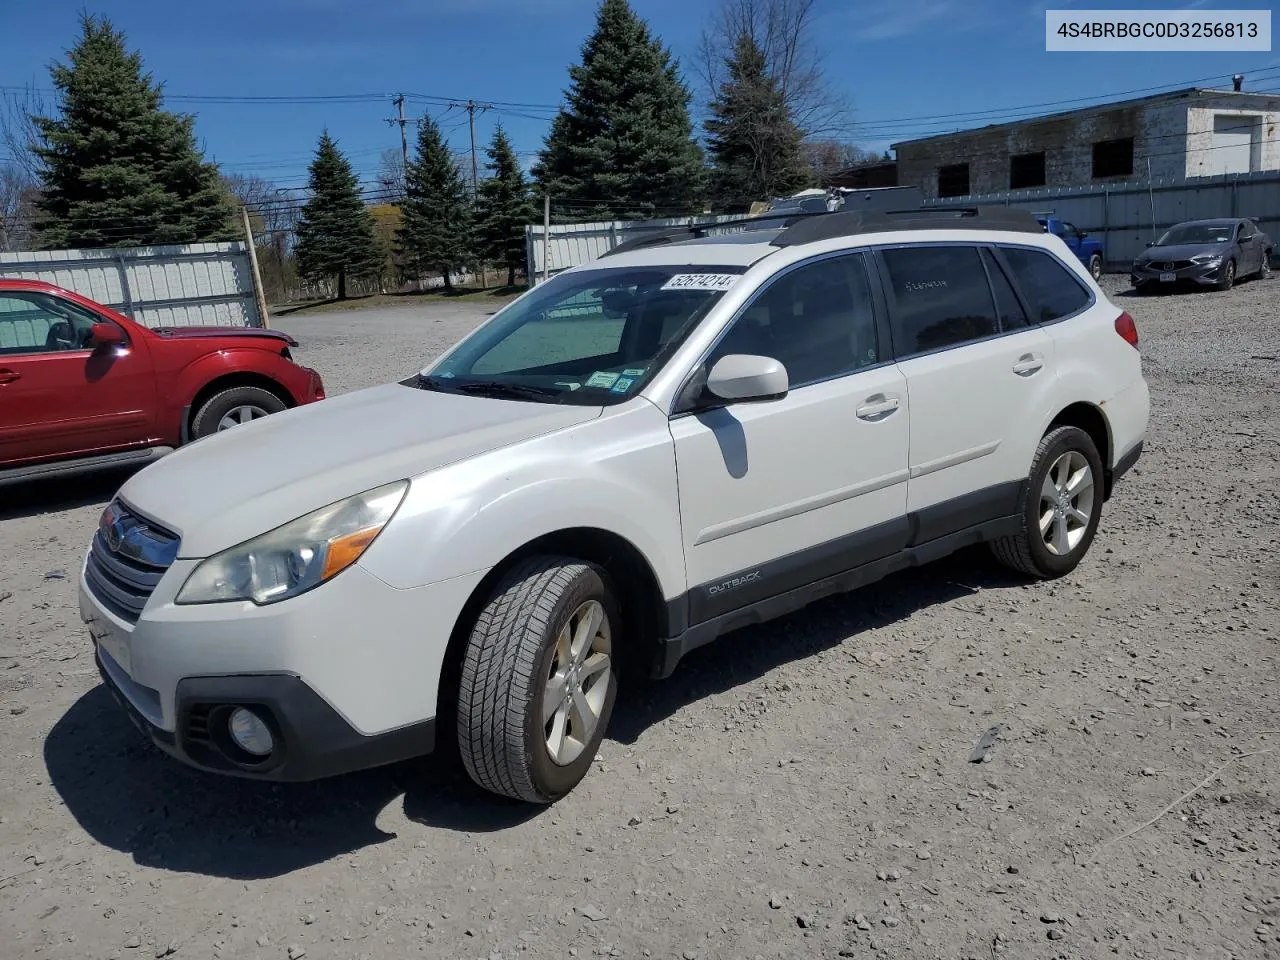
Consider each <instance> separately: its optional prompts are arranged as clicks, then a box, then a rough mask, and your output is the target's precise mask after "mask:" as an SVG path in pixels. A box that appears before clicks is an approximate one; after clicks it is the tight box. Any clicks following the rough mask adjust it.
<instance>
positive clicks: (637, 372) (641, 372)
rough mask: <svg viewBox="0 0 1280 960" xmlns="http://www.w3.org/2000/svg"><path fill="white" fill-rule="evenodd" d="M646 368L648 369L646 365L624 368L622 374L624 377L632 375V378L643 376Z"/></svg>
mask: <svg viewBox="0 0 1280 960" xmlns="http://www.w3.org/2000/svg"><path fill="white" fill-rule="evenodd" d="M646 369H647V368H646V367H638V368H636V369H633V370H623V371H622V375H623V376H624V377H632V378H635V377H643V376H644V372H645V370H646Z"/></svg>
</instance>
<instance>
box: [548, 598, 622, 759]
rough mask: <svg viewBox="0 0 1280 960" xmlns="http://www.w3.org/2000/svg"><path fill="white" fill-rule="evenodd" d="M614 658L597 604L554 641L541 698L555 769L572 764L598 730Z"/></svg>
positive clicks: (580, 611)
mask: <svg viewBox="0 0 1280 960" xmlns="http://www.w3.org/2000/svg"><path fill="white" fill-rule="evenodd" d="M612 652H613V644H612V638H611V632H610V627H609V618H608V617H607V616H606V615H605V610H604V607H603V606H602V605H601V604H600V602H599V601H598V600H588V601H587V602H586V603H584V604H582V605H581V606H579V607H578V608H577V609H576V610H574V612H573V613H572V615H570V617H569V619H568V620H567V621H566V622H565V625H564V627H562V628H561V630H560V633H559V635H558V636H557V637H556V645H555V651H554V654H553V655H552V659H551V667H550V669H549V670H548V673H547V680H546V684H545V686H544V688H543V692H542V723H543V733H544V735H545V739H546V746H547V755H548V756H549V757H550V758H551V760H552V762H553V763H555V764H557V765H558V766H562V767H563V766H568V765H569V764H571V763H573V762H574V761H575V760H576V759H577V758H578V757H579V756H580V755H581V754H582V751H583V750H585V749H586V747H587V744H589V743H590V742H591V739H592V737H593V736H594V734H595V732H596V727H598V726H599V725H600V714H601V711H602V710H603V709H604V702H605V698H606V696H607V695H608V692H609V671H610V669H611V667H612Z"/></svg>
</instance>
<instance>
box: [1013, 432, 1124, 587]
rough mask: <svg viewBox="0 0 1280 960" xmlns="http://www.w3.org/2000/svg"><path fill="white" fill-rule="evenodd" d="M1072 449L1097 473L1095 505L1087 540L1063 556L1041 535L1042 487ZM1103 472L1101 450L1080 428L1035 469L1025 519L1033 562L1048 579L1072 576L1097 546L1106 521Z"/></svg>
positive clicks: (1044, 456) (1056, 445)
mask: <svg viewBox="0 0 1280 960" xmlns="http://www.w3.org/2000/svg"><path fill="white" fill-rule="evenodd" d="M1070 450H1076V451H1079V452H1080V453H1081V454H1083V455H1084V458H1085V459H1086V460H1087V461H1088V462H1089V469H1090V470H1091V471H1092V472H1093V505H1092V509H1091V511H1090V513H1089V525H1088V526H1087V527H1086V528H1085V533H1084V537H1083V538H1082V539H1081V540H1080V542H1079V543H1078V544H1076V547H1075V549H1074V550H1072V551H1071V552H1070V553H1069V554H1067V556H1065V557H1060V556H1058V555H1057V554H1053V553H1050V552H1049V548H1048V547H1047V546H1045V543H1044V537H1043V536H1041V534H1040V488H1041V487H1042V486H1043V485H1044V481H1045V477H1046V476H1048V473H1049V469H1050V467H1052V466H1053V464H1054V463H1055V462H1056V461H1057V459H1058V458H1059V457H1060V456H1062V455H1063V454H1064V453H1066V452H1068V451H1070ZM1102 471H1103V467H1102V457H1101V456H1100V455H1099V454H1098V448H1097V447H1096V446H1095V445H1094V442H1093V439H1092V438H1091V437H1090V436H1089V435H1088V434H1087V433H1085V432H1084V431H1083V430H1081V429H1079V428H1078V427H1067V428H1065V429H1063V430H1062V431H1061V433H1060V434H1059V436H1058V437H1057V438H1056V439H1055V440H1054V441H1053V443H1051V444H1050V445H1049V446H1048V447H1046V448H1045V450H1044V452H1043V454H1042V455H1041V457H1040V458H1039V460H1037V461H1036V464H1035V466H1034V467H1033V468H1032V470H1031V476H1030V479H1029V481H1028V487H1027V495H1026V502H1025V504H1024V505H1023V510H1024V517H1023V519H1024V522H1025V523H1026V530H1027V546H1028V549H1029V550H1030V552H1031V559H1032V560H1033V561H1034V562H1035V565H1036V566H1037V567H1038V568H1039V569H1041V570H1042V571H1044V572H1045V573H1046V574H1047V575H1048V576H1051V577H1060V576H1062V575H1063V574H1067V573H1070V572H1071V571H1072V570H1074V569H1075V568H1076V567H1077V566H1078V565H1079V563H1080V561H1081V560H1083V559H1084V556H1085V554H1086V553H1088V552H1089V546H1090V545H1091V544H1092V543H1093V537H1094V534H1095V533H1097V530H1098V522H1099V521H1100V520H1101V518H1102V503H1103V496H1102V495H1103V483H1104V481H1105V478H1104V476H1103V472H1102Z"/></svg>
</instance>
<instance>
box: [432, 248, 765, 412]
mask: <svg viewBox="0 0 1280 960" xmlns="http://www.w3.org/2000/svg"><path fill="white" fill-rule="evenodd" d="M744 269H745V268H743V267H740V266H734V267H703V266H645V267H620V268H614V269H596V270H587V271H582V272H578V271H575V272H573V273H566V274H562V275H560V276H558V277H554V278H552V279H551V280H549V281H547V282H546V283H545V284H542V285H540V286H538V287H535V288H534V289H533V290H532V291H530V292H529V293H527V294H526V295H525V296H523V297H521V298H520V299H519V300H517V301H516V302H515V303H513V304H511V305H510V306H509V307H507V308H506V309H504V310H502V311H501V312H500V313H498V314H497V315H496V316H495V317H493V318H492V319H491V320H490V321H489V322H488V323H486V324H484V325H483V326H481V327H480V328H479V329H478V330H476V331H475V332H474V333H472V334H471V336H469V337H467V338H466V339H465V340H463V341H462V342H461V343H460V344H458V345H457V346H456V347H454V349H453V350H451V351H450V352H449V353H448V354H446V355H445V356H444V357H442V358H441V359H440V360H439V361H438V362H437V363H435V364H434V365H432V366H429V367H428V368H426V369H425V370H423V371H422V373H421V374H420V375H419V377H418V379H417V381H416V386H418V387H420V388H422V389H425V390H441V391H446V392H451V393H453V392H456V393H470V394H477V395H481V396H491V397H499V398H503V399H512V400H533V401H540V402H544V403H574V404H582V405H590V406H597V405H604V404H613V403H621V402H622V401H623V400H626V399H627V398H628V397H630V396H634V395H635V393H636V391H637V390H639V389H640V388H641V387H643V386H644V384H645V383H646V382H647V381H648V380H649V379H650V378H651V377H652V376H653V375H654V374H656V373H657V372H658V370H659V369H660V368H661V367H662V365H663V364H664V363H665V362H666V360H667V358H668V357H669V356H670V355H671V353H672V352H674V351H675V349H676V348H677V347H678V346H679V345H680V344H681V343H682V342H683V341H684V339H685V337H686V336H688V334H689V332H690V331H691V330H692V329H693V328H694V327H695V326H696V325H697V324H698V322H699V321H700V320H701V319H702V318H703V317H704V316H706V314H707V311H708V310H709V309H710V308H711V306H712V305H713V304H714V303H715V302H716V301H717V300H719V299H720V298H721V297H722V296H724V293H725V291H726V290H727V289H728V288H729V287H730V286H732V285H733V283H734V282H735V281H736V280H737V279H738V277H739V276H740V275H741V274H742V273H743V272H744Z"/></svg>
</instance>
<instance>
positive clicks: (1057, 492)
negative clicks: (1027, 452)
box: [1040, 450, 1094, 557]
mask: <svg viewBox="0 0 1280 960" xmlns="http://www.w3.org/2000/svg"><path fill="white" fill-rule="evenodd" d="M1093 485H1094V477H1093V470H1092V469H1091V468H1090V467H1089V461H1088V460H1086V459H1085V456H1084V454H1083V453H1080V452H1079V451H1078V450H1068V451H1067V452H1066V453H1064V454H1062V456H1060V457H1058V459H1057V460H1055V461H1054V462H1053V466H1051V467H1050V468H1049V472H1048V474H1046V475H1045V478H1044V484H1043V485H1042V486H1041V488H1040V536H1041V537H1042V538H1043V539H1044V545H1045V547H1046V548H1048V550H1049V552H1050V553H1052V554H1054V555H1055V556H1059V557H1065V556H1066V555H1067V554H1069V553H1070V552H1071V551H1072V550H1074V549H1075V548H1076V547H1077V546H1079V544H1080V541H1081V540H1083V539H1084V535H1085V532H1086V531H1087V530H1088V529H1089V520H1090V519H1091V517H1092V516H1093V501H1094V495H1093V494H1094V491H1093Z"/></svg>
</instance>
